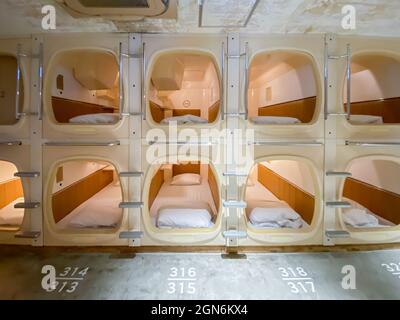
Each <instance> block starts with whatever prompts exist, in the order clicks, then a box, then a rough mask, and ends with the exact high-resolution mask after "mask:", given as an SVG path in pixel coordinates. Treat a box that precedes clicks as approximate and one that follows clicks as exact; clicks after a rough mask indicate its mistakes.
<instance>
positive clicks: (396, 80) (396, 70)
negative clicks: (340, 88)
mask: <svg viewBox="0 0 400 320" xmlns="http://www.w3.org/2000/svg"><path fill="white" fill-rule="evenodd" d="M355 61H357V60H355ZM353 68H356V69H357V70H356V72H354V73H353V74H352V75H351V81H352V82H351V86H352V90H351V101H352V102H359V101H369V100H379V99H388V98H395V97H400V85H399V84H400V63H399V62H397V61H396V60H394V59H391V58H386V57H379V58H378V57H375V56H374V57H371V58H370V59H369V60H365V59H364V60H363V63H362V65H361V64H360V65H357V64H355V65H353ZM361 69H363V70H361ZM345 86H346V82H345ZM345 88H346V87H345ZM344 91H345V90H344ZM344 101H345V102H346V101H347V95H346V91H345V92H344Z"/></svg>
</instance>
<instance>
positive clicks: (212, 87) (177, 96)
mask: <svg viewBox="0 0 400 320" xmlns="http://www.w3.org/2000/svg"><path fill="white" fill-rule="evenodd" d="M219 96H220V94H219V80H218V76H217V73H216V70H215V66H214V64H213V63H211V62H210V63H209V64H208V67H207V69H206V71H205V74H204V78H203V80H202V81H191V80H190V79H187V78H186V77H185V76H184V78H183V81H182V88H181V90H176V91H171V92H170V94H169V96H168V97H169V99H170V101H171V105H170V106H169V107H170V108H171V109H200V110H201V117H203V118H208V108H209V107H211V106H212V105H213V104H214V103H215V102H217V101H218V100H219V99H220V98H219ZM149 98H150V100H152V101H153V102H155V103H157V104H159V105H161V106H162V105H163V103H162V101H161V100H160V99H159V98H158V96H157V90H156V89H155V88H154V87H153V86H152V85H151V86H150V92H149ZM185 100H188V101H189V102H190V106H189V107H187V108H185V107H184V106H183V104H184V101H185Z"/></svg>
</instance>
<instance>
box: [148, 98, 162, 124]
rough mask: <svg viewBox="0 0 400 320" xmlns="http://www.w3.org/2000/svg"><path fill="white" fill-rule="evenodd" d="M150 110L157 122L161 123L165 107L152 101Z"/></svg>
mask: <svg viewBox="0 0 400 320" xmlns="http://www.w3.org/2000/svg"><path fill="white" fill-rule="evenodd" d="M150 112H151V116H152V117H153V120H154V121H155V122H157V123H160V122H161V120H163V119H164V109H163V108H162V107H161V106H159V105H158V104H157V103H155V102H153V101H150Z"/></svg>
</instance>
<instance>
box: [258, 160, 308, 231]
mask: <svg viewBox="0 0 400 320" xmlns="http://www.w3.org/2000/svg"><path fill="white" fill-rule="evenodd" d="M258 181H259V182H260V183H261V184H262V185H263V186H264V187H266V188H267V189H268V190H269V191H271V192H272V193H273V194H274V195H275V196H276V197H277V198H278V199H280V200H283V201H285V202H287V204H288V205H289V206H290V207H291V208H292V209H293V210H295V211H296V212H297V213H298V214H299V215H301V217H302V218H303V219H304V221H305V222H307V223H308V224H311V222H312V220H313V217H314V207H315V198H314V196H313V195H311V194H309V193H308V192H306V191H304V190H302V189H300V188H299V187H297V186H296V185H294V184H293V183H291V182H289V181H287V180H286V179H284V178H283V177H281V176H280V175H278V174H277V173H275V172H274V171H272V170H271V169H269V168H267V167H265V166H264V165H262V164H260V163H259V164H258Z"/></svg>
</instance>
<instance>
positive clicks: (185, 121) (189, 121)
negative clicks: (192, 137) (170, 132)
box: [161, 114, 208, 124]
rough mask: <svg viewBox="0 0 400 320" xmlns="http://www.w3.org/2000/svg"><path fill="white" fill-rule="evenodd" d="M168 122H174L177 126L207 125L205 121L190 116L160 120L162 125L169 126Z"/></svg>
mask: <svg viewBox="0 0 400 320" xmlns="http://www.w3.org/2000/svg"><path fill="white" fill-rule="evenodd" d="M170 122H176V123H177V124H196V123H208V121H207V120H206V119H203V118H201V117H198V116H194V115H191V114H187V115H184V116H178V117H169V118H165V119H163V120H161V123H162V124H169V123H170Z"/></svg>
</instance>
